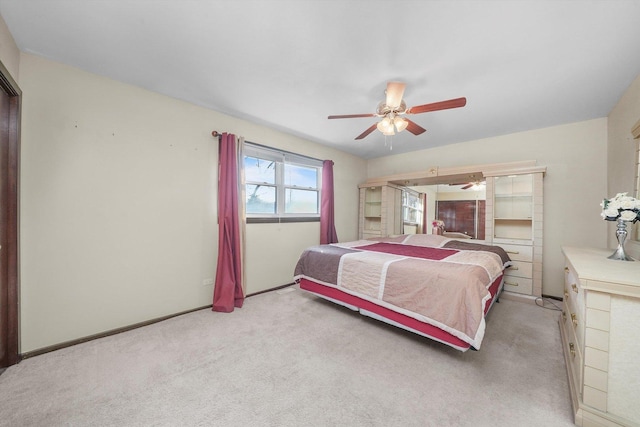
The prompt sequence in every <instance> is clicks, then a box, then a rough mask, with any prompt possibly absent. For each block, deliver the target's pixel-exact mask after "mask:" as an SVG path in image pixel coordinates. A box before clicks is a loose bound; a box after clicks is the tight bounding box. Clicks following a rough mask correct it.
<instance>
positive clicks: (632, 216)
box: [600, 193, 640, 223]
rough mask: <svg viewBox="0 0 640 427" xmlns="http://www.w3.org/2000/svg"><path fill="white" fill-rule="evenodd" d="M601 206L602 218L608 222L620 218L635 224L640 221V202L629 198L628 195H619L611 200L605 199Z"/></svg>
mask: <svg viewBox="0 0 640 427" xmlns="http://www.w3.org/2000/svg"><path fill="white" fill-rule="evenodd" d="M600 206H601V207H602V212H601V213H600V216H601V217H602V219H604V220H606V221H617V220H618V218H620V219H621V220H623V221H630V222H633V223H635V222H636V221H638V220H640V200H638V199H636V198H634V197H630V196H627V193H618V194H616V195H615V197H612V198H611V199H604V200H603V201H602V203H600Z"/></svg>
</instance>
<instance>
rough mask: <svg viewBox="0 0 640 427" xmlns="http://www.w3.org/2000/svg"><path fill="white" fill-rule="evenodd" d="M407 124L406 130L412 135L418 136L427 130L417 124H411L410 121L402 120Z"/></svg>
mask: <svg viewBox="0 0 640 427" xmlns="http://www.w3.org/2000/svg"><path fill="white" fill-rule="evenodd" d="M404 119H405V120H406V121H407V122H408V123H409V124H408V125H407V130H408V131H409V132H411V133H412V134H414V135H420V134H421V133H424V132H426V131H427V130H426V129H425V128H423V127H422V126H420V125H419V124H417V123H415V122H412V121H411V120H409V119H407V118H404Z"/></svg>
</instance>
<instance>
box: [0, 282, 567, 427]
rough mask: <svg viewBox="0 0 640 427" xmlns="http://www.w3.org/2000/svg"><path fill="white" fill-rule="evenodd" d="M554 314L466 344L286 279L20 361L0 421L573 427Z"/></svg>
mask: <svg viewBox="0 0 640 427" xmlns="http://www.w3.org/2000/svg"><path fill="white" fill-rule="evenodd" d="M557 317H558V312H557V311H551V310H547V309H543V308H540V307H536V306H533V305H528V304H523V303H519V302H514V301H508V300H504V299H503V300H502V301H501V302H500V303H499V304H496V305H495V306H494V308H493V309H492V311H491V312H490V313H489V315H488V317H487V333H486V336H485V339H484V341H483V344H482V348H481V349H480V351H477V352H476V351H468V352H466V353H461V352H458V351H457V350H454V349H452V348H450V347H447V346H444V345H442V344H438V343H435V342H433V341H431V340H428V339H426V338H422V337H419V336H417V335H414V334H411V333H409V332H406V331H403V330H400V329H397V328H395V327H392V326H389V325H386V324H383V323H380V322H378V321H376V320H373V319H369V318H366V317H364V316H361V315H359V314H357V313H355V312H351V311H349V310H347V309H345V308H342V307H339V306H336V305H334V304H332V303H329V302H326V301H323V300H321V299H318V298H316V297H314V296H312V295H309V294H307V293H304V292H303V291H300V290H299V289H297V288H295V287H292V288H287V289H284V290H281V291H276V292H270V293H266V294H260V295H256V296H254V297H250V298H248V299H247V300H246V301H245V306H244V307H243V308H242V309H239V310H236V311H234V312H233V313H230V314H223V313H213V312H211V311H209V310H202V311H197V312H194V313H191V314H187V315H184V316H180V317H176V318H173V319H170V320H167V321H164V322H161V323H157V324H154V325H151V326H147V327H144V328H140V329H136V330H133V331H129V332H126V333H122V334H118V335H115V336H111V337H107V338H102V339H99V340H95V341H91V342H87V343H84V344H80V345H77V346H74V347H70V348H66V349H63V350H58V351H55V352H51V353H47V354H44V355H41V356H37V357H33V358H30V359H26V360H24V361H22V362H21V363H20V364H18V365H16V366H12V367H10V368H9V369H7V370H6V371H5V372H4V373H3V374H2V376H0V396H1V397H0V425H1V426H338V425H340V426H492V427H496V426H536V427H537V426H545V427H553V426H571V425H573V423H572V417H571V404H570V400H569V389H568V384H567V379H566V372H565V366H564V361H563V358H562V349H561V346H560V334H559V328H558V324H557Z"/></svg>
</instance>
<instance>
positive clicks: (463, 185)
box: [449, 181, 487, 190]
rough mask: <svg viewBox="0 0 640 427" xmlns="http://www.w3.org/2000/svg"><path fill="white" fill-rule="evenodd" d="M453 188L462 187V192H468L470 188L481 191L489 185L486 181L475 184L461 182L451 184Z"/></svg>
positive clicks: (475, 182) (474, 182)
mask: <svg viewBox="0 0 640 427" xmlns="http://www.w3.org/2000/svg"><path fill="white" fill-rule="evenodd" d="M449 185H453V186H458V185H462V187H460V189H461V190H468V189H469V188H473V189H474V190H479V189H480V188H481V187H483V186H485V185H487V183H486V181H473V182H460V183H457V184H449Z"/></svg>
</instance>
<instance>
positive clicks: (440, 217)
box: [410, 181, 486, 240]
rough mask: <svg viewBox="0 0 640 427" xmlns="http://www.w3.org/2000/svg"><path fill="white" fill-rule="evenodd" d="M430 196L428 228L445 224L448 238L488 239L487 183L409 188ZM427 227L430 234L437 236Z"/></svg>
mask: <svg viewBox="0 0 640 427" xmlns="http://www.w3.org/2000/svg"><path fill="white" fill-rule="evenodd" d="M410 188H412V189H414V190H416V191H419V192H421V193H425V194H426V195H427V206H426V219H427V224H428V225H433V223H434V221H442V222H443V223H444V224H443V230H440V231H441V232H442V234H443V235H444V236H445V237H451V238H458V239H476V240H484V239H485V234H484V230H485V200H486V183H485V182H484V181H474V182H464V183H461V182H456V183H452V184H437V185H421V186H415V187H410ZM436 232H438V230H437V229H435V230H434V227H427V233H436Z"/></svg>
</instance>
